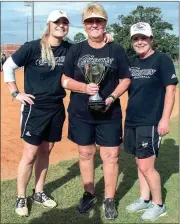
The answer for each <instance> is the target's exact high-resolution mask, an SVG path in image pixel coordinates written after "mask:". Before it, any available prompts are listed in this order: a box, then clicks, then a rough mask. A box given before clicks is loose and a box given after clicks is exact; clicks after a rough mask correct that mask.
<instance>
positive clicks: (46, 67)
mask: <svg viewBox="0 0 180 224" xmlns="http://www.w3.org/2000/svg"><path fill="white" fill-rule="evenodd" d="M68 29H69V19H68V17H67V15H66V13H65V12H63V11H62V10H54V11H52V12H51V13H50V14H49V16H48V19H47V30H46V32H45V33H44V35H43V36H42V38H41V39H38V40H34V41H30V42H26V43H25V44H24V45H22V46H21V47H20V49H19V50H17V51H16V52H15V53H14V54H13V55H12V56H11V57H10V58H9V59H8V60H7V61H6V63H5V64H4V66H3V68H4V81H5V82H6V83H7V85H8V87H9V90H10V92H11V95H12V97H13V99H16V100H19V101H20V102H21V104H22V108H21V138H23V140H24V149H23V155H22V159H21V161H20V163H19V167H18V175H17V200H16V209H15V211H16V213H17V214H18V215H20V216H28V207H27V197H26V188H27V185H28V182H29V180H30V177H31V174H32V170H33V166H34V169H35V189H34V190H33V194H32V200H33V201H34V202H35V203H38V204H41V205H43V206H45V207H50V208H53V207H55V206H56V205H57V203H56V202H55V201H54V200H52V199H51V198H49V197H48V196H47V195H46V193H45V192H44V189H43V188H44V183H45V177H46V174H47V170H48V165H49V154H50V152H51V149H52V148H53V146H54V143H55V142H58V141H60V140H61V135H62V126H63V123H64V120H65V109H64V105H63V98H64V97H65V91H64V89H63V87H62V86H60V85H59V80H60V76H61V74H62V69H63V65H64V61H65V56H66V53H67V51H68V49H69V47H70V44H69V43H68V42H66V41H63V37H65V36H66V35H67V33H68ZM21 66H24V74H25V77H24V89H25V92H24V93H20V92H19V90H18V87H17V84H16V79H15V75H14V70H15V69H17V68H18V67H21Z"/></svg>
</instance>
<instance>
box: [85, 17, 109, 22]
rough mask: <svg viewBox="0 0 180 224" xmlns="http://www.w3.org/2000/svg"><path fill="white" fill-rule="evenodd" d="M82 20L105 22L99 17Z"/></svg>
mask: <svg viewBox="0 0 180 224" xmlns="http://www.w3.org/2000/svg"><path fill="white" fill-rule="evenodd" d="M84 22H85V23H103V22H105V20H104V19H101V18H89V19H86V20H85V21H84Z"/></svg>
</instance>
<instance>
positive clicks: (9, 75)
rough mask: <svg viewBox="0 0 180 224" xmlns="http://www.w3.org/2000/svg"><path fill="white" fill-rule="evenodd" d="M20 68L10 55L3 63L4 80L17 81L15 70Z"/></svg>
mask: <svg viewBox="0 0 180 224" xmlns="http://www.w3.org/2000/svg"><path fill="white" fill-rule="evenodd" d="M16 68H18V66H17V65H16V64H15V63H14V61H13V60H12V58H11V57H9V58H8V59H7V60H6V62H5V63H4V65H3V71H4V82H15V81H16V78H15V72H14V70H15V69H16Z"/></svg>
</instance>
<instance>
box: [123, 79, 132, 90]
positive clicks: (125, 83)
mask: <svg viewBox="0 0 180 224" xmlns="http://www.w3.org/2000/svg"><path fill="white" fill-rule="evenodd" d="M130 84H131V79H129V78H126V79H124V85H125V86H126V88H127V89H128V87H129V86H130Z"/></svg>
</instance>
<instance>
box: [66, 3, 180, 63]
mask: <svg viewBox="0 0 180 224" xmlns="http://www.w3.org/2000/svg"><path fill="white" fill-rule="evenodd" d="M117 19H118V22H117V23H114V24H110V25H108V26H107V29H106V32H108V33H112V34H113V36H114V42H115V43H119V44H121V45H122V46H123V47H124V49H125V50H126V52H127V54H128V55H129V56H133V55H135V52H134V50H133V49H132V46H131V41H130V27H131V25H133V24H135V23H137V22H147V23H149V24H150V25H151V27H152V30H153V35H154V39H153V46H154V49H156V50H158V51H161V52H164V53H166V54H168V55H169V56H170V57H171V58H172V59H173V60H178V58H179V37H177V36H176V35H174V34H170V33H169V31H172V30H173V26H172V24H170V23H168V22H167V21H164V20H163V15H162V12H161V9H160V8H158V7H143V6H141V5H139V6H137V8H136V9H135V10H133V11H132V12H130V13H129V14H128V15H127V16H124V15H119V16H118V18H117ZM85 39H86V36H85V35H84V34H83V33H80V32H79V33H77V34H76V35H75V36H74V40H70V39H69V38H68V37H67V38H66V40H68V41H70V42H73V43H77V42H80V41H83V40H85Z"/></svg>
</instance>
